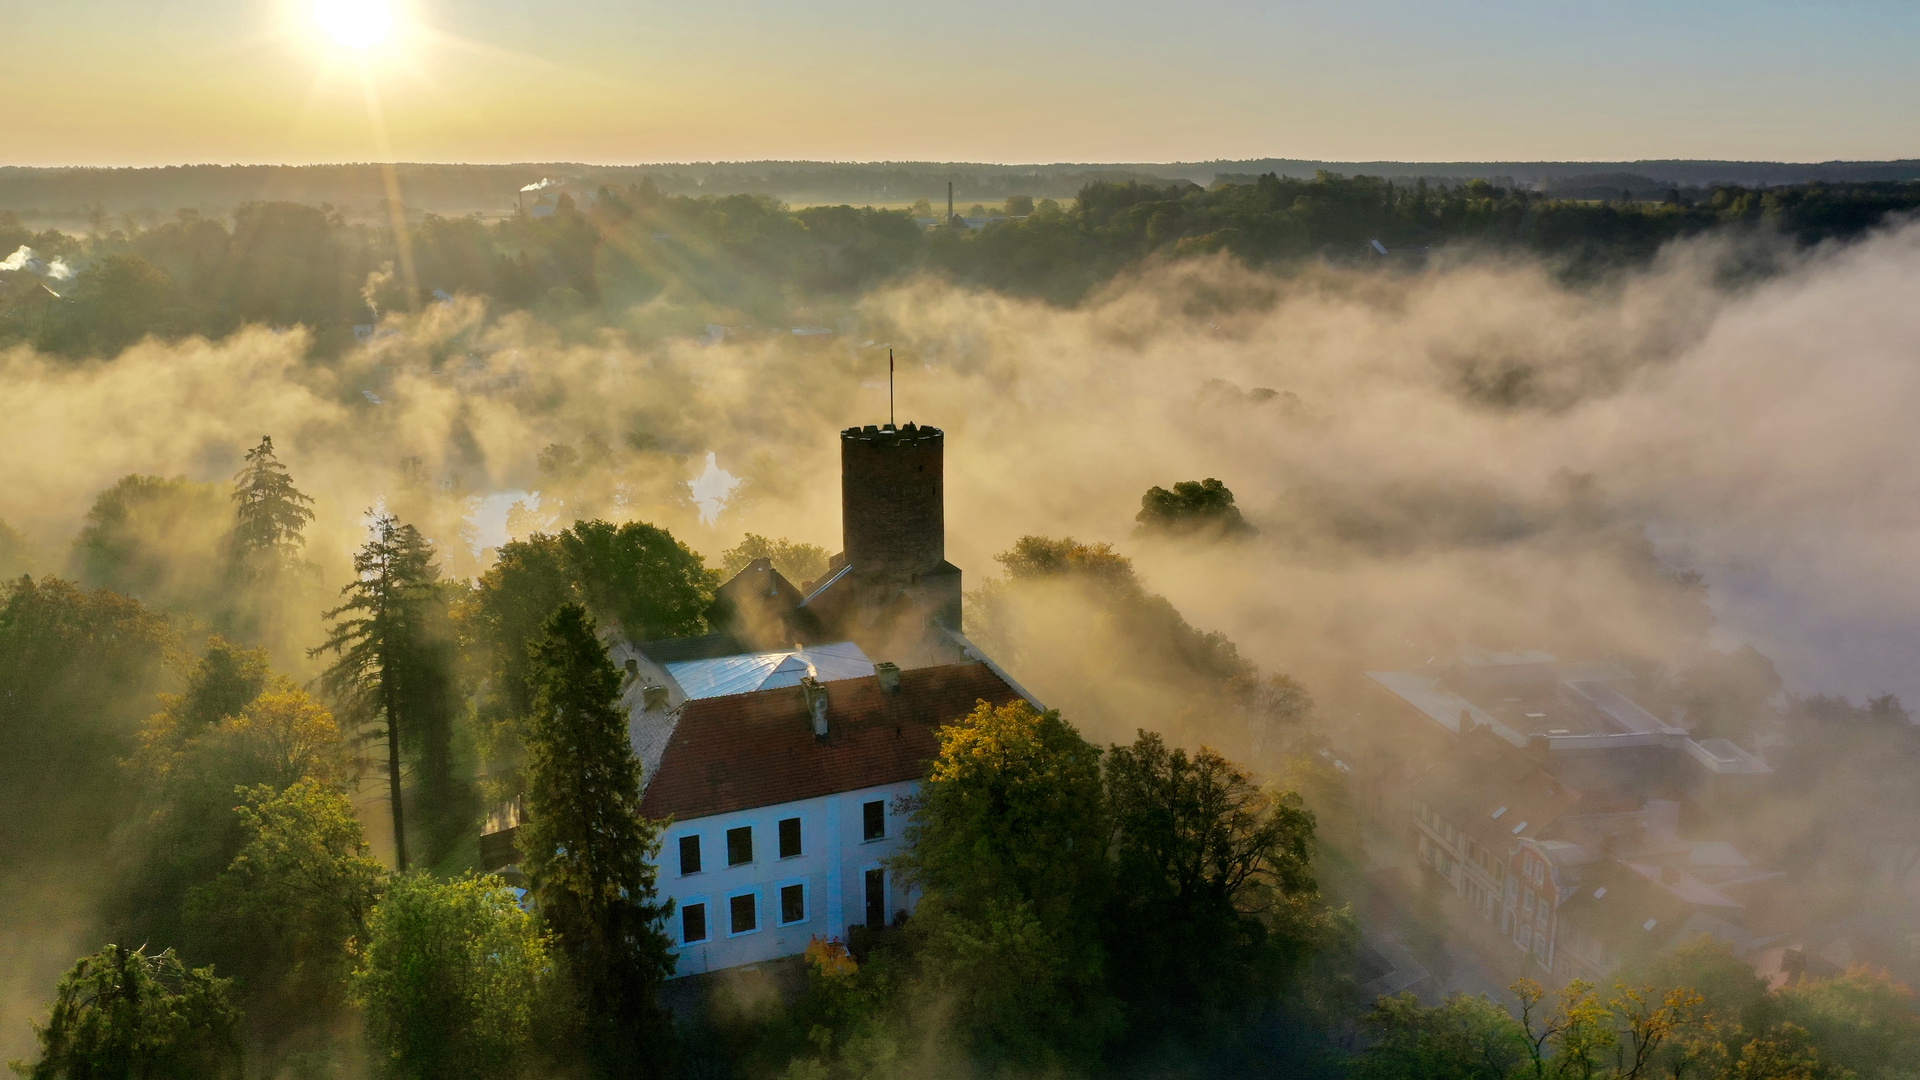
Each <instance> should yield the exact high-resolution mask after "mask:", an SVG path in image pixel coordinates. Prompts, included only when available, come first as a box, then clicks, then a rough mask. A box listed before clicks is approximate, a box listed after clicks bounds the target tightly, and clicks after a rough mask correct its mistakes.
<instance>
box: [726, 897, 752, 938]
mask: <svg viewBox="0 0 1920 1080" xmlns="http://www.w3.org/2000/svg"><path fill="white" fill-rule="evenodd" d="M727 909H728V911H729V912H730V913H731V914H732V915H733V932H734V933H736V934H744V933H746V932H747V931H749V930H752V929H753V928H754V912H753V894H752V893H748V894H747V895H745V896H736V897H734V898H733V899H731V900H729V901H727Z"/></svg>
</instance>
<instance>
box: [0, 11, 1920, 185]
mask: <svg viewBox="0 0 1920 1080" xmlns="http://www.w3.org/2000/svg"><path fill="white" fill-rule="evenodd" d="M11 18H12V20H13V25H14V27H15V39H16V40H17V41H20V42H31V43H33V45H34V48H32V49H30V50H22V55H21V56H19V57H18V58H16V59H15V61H14V70H15V80H14V86H13V91H14V95H13V97H14V101H13V104H14V107H13V108H12V109H10V110H9V111H8V114H7V117H6V118H5V119H4V120H0V138H3V139H4V140H5V141H4V144H3V145H5V146H7V148H8V149H7V156H8V158H9V159H10V162H11V163H14V164H33V165H156V164H161V163H167V162H181V161H223V162H259V163H268V162H273V163H279V162H285V163H292V164H302V163H319V162H333V161H350V160H362V161H382V160H407V161H449V162H451V161H461V162H528V161H602V162H643V161H645V162H680V161H716V160H732V161H753V160H793V159H802V158H822V159H829V160H841V161H851V160H882V159H895V160H918V161H977V162H1029V161H1042V160H1048V159H1051V160H1054V161H1083V162H1116V163H1117V162H1152V161H1172V162H1178V161H1203V160H1208V159H1213V158H1219V159H1225V160H1244V159H1251V158H1258V157H1262V156H1267V155H1283V156H1286V157H1290V158H1296V159H1310V160H1322V159H1324V160H1345V161H1387V160H1411V161H1421V160H1433V161H1445V160H1452V161H1474V160H1482V161H1524V160H1567V161H1593V162H1618V161H1634V160H1659V159H1664V158H1677V157H1687V158H1704V159H1725V160H1781V161H1830V160H1884V159H1897V158H1901V157H1905V156H1911V155H1913V154H1914V153H1915V152H1916V151H1915V147H1916V146H1920V120H1916V119H1915V117H1916V116H1920V111H1916V110H1915V108H1914V106H1915V105H1916V104H1920V73H1916V71H1915V70H1914V68H1913V65H1912V64H1911V63H1910V57H1911V52H1912V49H1911V44H1912V42H1913V41H1914V39H1915V37H1916V32H1920V13H1916V12H1915V11H1913V10H1912V9H1910V8H1907V7H1903V6H1900V5H1895V4H1891V3H1881V2H1857V3H1848V4H1841V5H1822V6H1820V7H1819V8H1818V9H1803V8H1799V7H1796V6H1793V5H1787V4H1774V3H1768V4H1758V5H1755V4H1744V5H1738V6H1735V5H1730V4H1706V5H1695V6H1693V7H1691V8H1690V9H1688V10H1685V11H1672V10H1668V9H1665V8H1655V7H1653V6H1652V5H1645V6H1639V5H1630V6H1629V7H1628V8H1626V9H1623V10H1621V11H1618V12H1615V13H1613V14H1611V15H1610V16H1609V17H1608V18H1605V19H1597V18H1587V17H1585V16H1584V15H1582V14H1581V13H1579V12H1575V11H1572V10H1562V9H1555V8H1545V9H1543V8H1539V7H1532V6H1522V5H1482V6H1478V7H1476V8H1475V9H1472V10H1467V11H1462V10H1439V9H1431V8H1426V7H1422V6H1420V5H1414V4H1410V3H1406V2H1404V0H1376V2H1373V3H1367V4H1358V5H1344V6H1342V7H1340V8H1338V9H1319V8H1314V7H1310V6H1300V5H1294V6H1276V7H1271V8H1260V9H1253V8H1246V7H1243V6H1240V5H1232V4H1225V3H1217V2H1216V3H1209V4H1203V5H1201V6H1200V7H1197V8H1192V9H1188V10H1186V11H1183V12H1182V13H1181V14H1180V16H1179V17H1178V18H1177V19H1175V18H1171V17H1169V16H1167V15H1166V14H1165V13H1164V12H1162V11H1158V10H1154V9H1148V8H1145V7H1144V6H1137V5H1133V4H1125V3H1123V4H1120V5H1104V6H1101V7H1099V8H1094V7H1092V6H1091V5H1086V4H1082V3H1069V4H1059V5H1050V6H1045V7H1034V6H1031V5H1023V6H1015V5H1010V4H988V5H984V6H976V7H974V8H971V9H969V10H968V11H967V12H966V13H964V14H963V15H958V16H956V15H954V14H951V13H948V12H944V11H940V10H936V9H933V8H929V7H923V6H919V5H886V6H882V5H875V4H869V3H861V2H858V0H834V2H832V3H826V4H821V5H815V6H813V7H810V8H809V9H806V10H805V11H799V10H789V9H786V8H783V7H780V6H777V5H772V4H768V3H765V2H764V0H737V2H735V3H731V4H723V5H708V6H703V7H701V8H699V9H697V10H694V9H689V10H674V9H666V8H650V7H645V6H633V7H629V6H621V5H614V4H609V3H604V2H599V0H578V2H575V3H570V4H565V5H533V4H528V3H523V2H518V0H478V2H454V0H416V2H412V3H402V4H397V5H395V11H394V17H393V20H392V25H391V28H390V31H388V32H386V33H384V34H383V35H382V40H381V41H380V42H379V43H377V44H374V45H372V46H371V47H367V48H356V47H348V46H347V45H343V44H341V43H340V42H339V41H337V40H335V38H334V37H333V36H330V35H329V33H328V31H327V29H326V28H325V27H323V26H322V25H320V21H319V19H318V18H317V17H316V15H315V13H314V9H313V7H312V5H310V4H307V3H301V2H298V0H212V2H204V3H194V4H186V3H180V2H178V0H174V2H166V3H159V4H152V5H140V6H126V5H120V4H115V3H111V2H108V0H80V2H78V3H75V4H69V5H64V6H61V7H58V8H38V9H24V10H21V11H18V12H16V13H14V14H13V15H12V16H11Z"/></svg>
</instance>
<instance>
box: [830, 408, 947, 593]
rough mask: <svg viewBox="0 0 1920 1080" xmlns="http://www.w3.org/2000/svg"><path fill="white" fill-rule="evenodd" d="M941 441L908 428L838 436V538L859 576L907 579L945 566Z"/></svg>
mask: <svg viewBox="0 0 1920 1080" xmlns="http://www.w3.org/2000/svg"><path fill="white" fill-rule="evenodd" d="M945 442H946V439H945V437H944V435H942V433H941V431H940V429H939V428H933V427H917V426H915V425H914V424H911V423H909V424H907V426H905V427H903V428H899V429H897V430H896V429H895V428H894V427H893V426H892V425H891V424H889V425H887V426H886V427H876V426H874V425H872V424H868V425H867V426H866V427H855V428H848V429H846V430H845V431H843V432H841V433H840V529H841V538H842V543H843V544H844V545H845V552H846V561H847V563H848V564H849V565H851V566H852V567H853V568H854V569H855V570H856V571H858V572H859V573H860V574H862V575H863V576H873V577H888V578H896V579H899V580H902V581H911V580H914V579H917V578H921V577H925V576H926V575H928V574H932V573H933V572H935V571H936V570H938V569H939V568H940V566H941V564H942V563H944V562H946V558H947V520H946V490H945V484H944V481H943V474H942V466H943V451H944V449H945V445H944V444H945Z"/></svg>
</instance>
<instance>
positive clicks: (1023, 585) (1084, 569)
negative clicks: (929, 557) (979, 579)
mask: <svg viewBox="0 0 1920 1080" xmlns="http://www.w3.org/2000/svg"><path fill="white" fill-rule="evenodd" d="M996 558H997V559H998V560H999V562H1000V563H1001V565H1003V566H1005V567H1006V570H1007V576H1006V578H1005V579H1004V580H999V581H988V582H987V583H986V584H984V585H983V586H981V587H980V588H979V589H977V590H975V591H974V592H972V593H969V594H968V596H967V601H968V610H967V625H968V630H969V634H970V635H971V636H972V637H973V638H974V640H976V641H978V642H980V644H981V646H982V647H983V648H985V649H986V650H987V651H988V652H989V653H990V654H992V655H993V656H994V657H996V658H997V659H998V660H1000V662H1001V663H1004V664H1010V665H1014V666H1016V667H1017V668H1018V669H1019V670H1021V671H1022V673H1023V674H1022V679H1023V680H1025V679H1030V680H1031V685H1033V686H1034V687H1035V688H1036V692H1038V693H1040V694H1041V695H1042V696H1044V697H1045V698H1046V699H1047V700H1048V701H1053V702H1058V703H1059V704H1060V705H1061V706H1062V707H1063V708H1065V709H1068V710H1069V711H1071V712H1072V713H1073V715H1074V716H1075V717H1076V718H1078V719H1079V721H1080V722H1081V723H1083V724H1085V725H1087V726H1088V728H1089V729H1090V730H1094V731H1099V732H1102V733H1104V734H1106V735H1108V736H1109V737H1112V736H1120V735H1122V734H1123V733H1126V732H1131V731H1134V730H1137V729H1139V728H1142V727H1151V728H1155V729H1160V730H1163V731H1166V733H1167V734H1169V735H1170V736H1172V737H1174V738H1175V739H1176V741H1182V739H1183V738H1184V735H1185V732H1184V731H1180V730H1177V725H1181V724H1184V723H1185V721H1184V720H1182V719H1181V717H1182V716H1183V714H1185V713H1187V712H1188V711H1189V710H1198V711H1199V712H1200V713H1206V712H1209V711H1217V712H1227V711H1232V710H1239V709H1242V708H1252V707H1254V706H1255V705H1258V704H1264V699H1262V700H1261V701H1256V691H1257V690H1258V684H1259V679H1258V671H1257V670H1256V669H1255V668H1254V666H1253V665H1252V664H1251V663H1249V662H1247V660H1246V659H1245V658H1243V657H1242V656H1241V655H1240V653H1239V650H1238V649H1236V648H1235V647H1234V644H1233V642H1232V641H1230V640H1228V638H1227V637H1226V635H1225V634H1222V633H1219V632H1217V631H1213V632H1209V631H1203V630H1200V629H1198V628H1196V627H1194V626H1193V625H1192V624H1190V623H1188V622H1187V620H1186V619H1185V618H1184V617H1182V616H1181V614H1180V612H1179V611H1178V610H1177V609H1176V608H1175V607H1174V606H1173V604H1172V603H1171V602H1169V601H1168V600H1167V598H1166V597H1164V596H1160V595H1157V594H1155V593H1151V592H1149V591H1147V589H1146V587H1145V586H1144V585H1143V584H1142V583H1141V582H1140V580H1139V578H1138V577H1137V576H1136V575H1135V573H1134V570H1133V564H1132V562H1131V561H1130V560H1128V559H1127V558H1126V557H1125V556H1123V555H1120V554H1119V553H1117V552H1115V551H1114V550H1113V548H1112V547H1110V546H1109V545H1106V544H1081V543H1078V542H1076V541H1075V540H1074V539H1073V538H1071V537H1066V538H1063V539H1052V538H1048V537H1042V536H1026V537H1021V538H1020V540H1019V542H1018V543H1016V544H1015V545H1014V546H1013V547H1012V548H1011V549H1010V550H1008V551H1005V552H1002V553H1001V554H1000V555H998V556H996ZM1276 703H1277V699H1276ZM1273 719H1275V722H1276V723H1280V724H1284V722H1285V720H1286V718H1284V717H1279V716H1278V714H1274V717H1273ZM1170 720H1172V721H1175V724H1176V728H1173V729H1170V726H1169V721H1170ZM1268 720H1269V718H1268V717H1263V718H1261V719H1260V720H1259V722H1258V724H1254V723H1249V724H1247V725H1243V727H1244V729H1245V730H1247V731H1248V732H1249V733H1252V732H1253V731H1255V730H1256V729H1264V728H1266V727H1269V726H1272V725H1270V724H1269V723H1268ZM1208 737H1209V738H1217V737H1218V735H1217V734H1210V735H1209V736H1208ZM1232 749H1233V750H1234V751H1235V752H1236V753H1238V752H1242V751H1246V750H1250V749H1251V747H1250V746H1248V747H1233V748H1232Z"/></svg>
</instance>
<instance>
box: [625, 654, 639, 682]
mask: <svg viewBox="0 0 1920 1080" xmlns="http://www.w3.org/2000/svg"><path fill="white" fill-rule="evenodd" d="M639 677H640V661H638V660H635V659H633V658H632V657H628V658H627V685H628V686H632V685H633V681H634V680H635V679H638V678H639Z"/></svg>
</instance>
